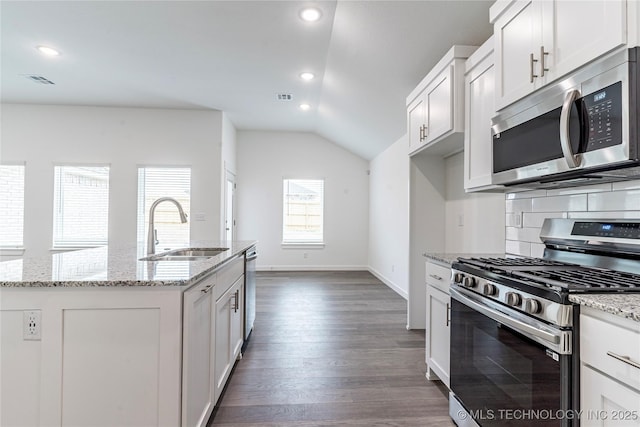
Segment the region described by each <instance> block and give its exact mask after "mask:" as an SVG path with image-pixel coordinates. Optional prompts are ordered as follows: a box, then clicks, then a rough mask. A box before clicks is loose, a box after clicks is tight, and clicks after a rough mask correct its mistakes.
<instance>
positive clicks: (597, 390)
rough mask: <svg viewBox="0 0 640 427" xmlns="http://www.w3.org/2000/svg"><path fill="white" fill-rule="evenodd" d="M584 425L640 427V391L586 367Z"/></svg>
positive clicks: (583, 368) (583, 376)
mask: <svg viewBox="0 0 640 427" xmlns="http://www.w3.org/2000/svg"><path fill="white" fill-rule="evenodd" d="M580 391H581V396H580V409H581V411H582V416H581V417H580V425H581V426H583V427H591V426H593V427H596V426H598V427H603V426H620V427H623V426H628V427H631V426H634V427H638V426H640V391H638V390H635V389H632V388H629V387H625V386H624V385H622V384H620V383H619V382H617V381H614V380H613V379H611V378H610V377H608V376H605V375H603V374H601V373H600V372H598V371H596V370H594V369H592V368H591V367H589V366H585V365H582V366H581V369H580Z"/></svg>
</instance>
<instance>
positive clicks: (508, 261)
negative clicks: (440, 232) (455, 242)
mask: <svg viewBox="0 0 640 427" xmlns="http://www.w3.org/2000/svg"><path fill="white" fill-rule="evenodd" d="M458 261H460V262H461V263H464V264H473V265H480V266H483V267H529V266H538V267H555V266H570V265H571V264H567V263H564V262H559V261H551V260H546V259H542V258H460V259H459V260H458Z"/></svg>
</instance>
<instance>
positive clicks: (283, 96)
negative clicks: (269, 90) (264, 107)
mask: <svg viewBox="0 0 640 427" xmlns="http://www.w3.org/2000/svg"><path fill="white" fill-rule="evenodd" d="M276 96H277V98H278V101H291V100H292V99H293V95H291V94H290V93H279V94H278V95H276Z"/></svg>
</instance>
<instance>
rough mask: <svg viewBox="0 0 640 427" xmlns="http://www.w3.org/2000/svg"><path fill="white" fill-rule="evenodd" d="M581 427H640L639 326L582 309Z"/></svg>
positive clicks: (628, 321) (596, 311) (609, 315)
mask: <svg viewBox="0 0 640 427" xmlns="http://www.w3.org/2000/svg"><path fill="white" fill-rule="evenodd" d="M580 410H581V411H582V414H581V417H580V423H581V424H580V425H581V426H583V427H585V426H636V427H637V426H640V322H635V321H632V320H629V319H625V318H622V317H620V316H614V315H612V314H608V313H604V312H602V311H599V310H594V309H589V308H584V307H583V308H582V313H581V315H580Z"/></svg>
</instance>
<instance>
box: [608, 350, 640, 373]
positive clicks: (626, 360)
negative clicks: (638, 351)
mask: <svg viewBox="0 0 640 427" xmlns="http://www.w3.org/2000/svg"><path fill="white" fill-rule="evenodd" d="M607 356H611V357H613V358H614V359H618V360H619V361H621V362H624V363H626V364H627V365H631V366H633V367H634V368H638V369H640V363H638V362H636V361H635V360H632V359H631V358H630V357H629V356H620V355H619V354H615V353H614V352H612V351H607Z"/></svg>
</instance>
